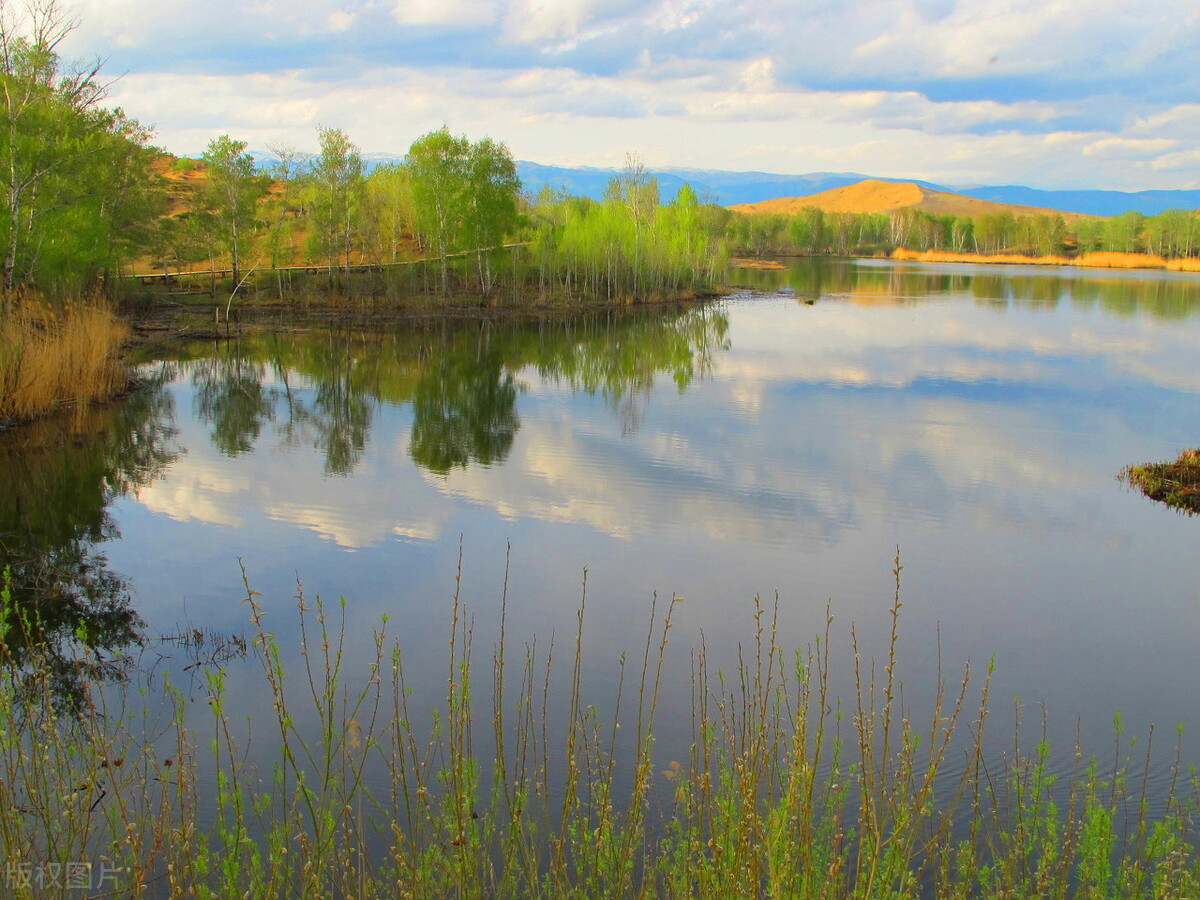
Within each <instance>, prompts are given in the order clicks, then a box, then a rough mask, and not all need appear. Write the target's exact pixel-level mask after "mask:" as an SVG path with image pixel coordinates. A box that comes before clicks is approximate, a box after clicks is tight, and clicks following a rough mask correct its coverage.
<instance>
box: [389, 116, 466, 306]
mask: <svg viewBox="0 0 1200 900" xmlns="http://www.w3.org/2000/svg"><path fill="white" fill-rule="evenodd" d="M469 152H470V143H469V142H468V141H467V139H466V138H465V137H454V136H452V135H451V134H450V129H449V128H446V127H445V126H443V127H442V128H440V129H438V130H437V131H433V132H430V133H429V134H427V135H425V136H424V137H420V138H417V140H415V141H413V143H412V146H410V147H409V148H408V156H407V157H406V159H405V162H406V164H407V166H408V170H409V176H410V178H411V179H412V192H413V201H414V203H415V204H416V209H417V232H418V234H419V235H420V237H421V239H422V242H423V243H424V245H425V247H426V250H427V252H428V251H430V250H432V251H433V252H434V253H436V254H437V256H438V260H439V263H440V270H441V283H442V294H443V295H445V294H448V293H449V292H450V263H449V255H450V253H451V252H453V251H456V250H458V249H459V248H460V247H461V242H462V233H461V215H460V213H461V209H462V206H463V203H464V198H465V195H466V192H467V182H468V173H467V158H468V154H469Z"/></svg>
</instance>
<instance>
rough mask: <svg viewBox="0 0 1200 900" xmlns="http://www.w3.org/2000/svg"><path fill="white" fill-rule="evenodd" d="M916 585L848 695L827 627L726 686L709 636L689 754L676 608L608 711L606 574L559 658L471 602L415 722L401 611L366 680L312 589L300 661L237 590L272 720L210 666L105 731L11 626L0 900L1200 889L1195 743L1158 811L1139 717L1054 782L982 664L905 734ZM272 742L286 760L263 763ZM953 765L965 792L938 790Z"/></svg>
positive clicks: (384, 625)
mask: <svg viewBox="0 0 1200 900" xmlns="http://www.w3.org/2000/svg"><path fill="white" fill-rule="evenodd" d="M900 570H901V567H900V565H899V561H898V560H897V562H896V566H895V580H896V593H895V597H894V599H893V602H892V604H891V611H890V616H891V639H890V641H889V644H888V647H887V655H886V657H884V658H881V659H879V660H872V659H869V658H867V657H866V656H865V655H862V656H860V650H859V645H858V641H857V638H856V637H854V635H853V633H852V642H851V646H852V649H853V653H854V657H855V658H854V669H855V672H856V676H857V677H856V686H855V688H854V690H853V692H852V696H850V697H848V698H846V699H845V700H840V699H839V698H837V697H835V696H833V695H832V691H831V687H830V682H831V676H830V665H831V664H830V632H831V629H832V621H833V620H832V617H827V624H826V629H825V633H824V634H822V635H820V636H819V637H818V638H816V639H815V640H814V642H813V644H812V645H811V646H810V647H808V648H805V649H800V650H794V651H793V650H789V649H787V648H785V647H783V646H781V645H780V643H779V642H778V639H777V603H770V602H767V603H764V602H760V601H756V602H755V605H754V613H753V616H752V618H751V619H750V620H749V621H748V622H747V630H748V633H747V636H746V640H745V642H744V644H743V648H744V649H743V650H742V651H741V652H740V653H739V657H738V659H737V661H736V664H735V665H734V666H733V667H731V668H730V670H729V671H720V670H714V669H713V668H712V667H711V665H710V663H709V662H708V660H707V657H706V649H705V648H704V647H703V646H701V647H698V648H694V649H692V650H691V651H690V653H688V654H686V655H685V658H686V659H689V660H690V672H691V696H692V703H691V710H690V717H691V718H690V721H691V730H692V742H691V746H690V749H689V750H688V751H687V753H686V754H683V755H682V758H679V759H669V758H662V757H661V756H660V755H659V753H658V752H657V751H656V745H655V722H656V719H657V718H658V716H659V715H660V714H661V713H662V709H661V700H662V696H663V693H662V691H661V690H660V688H662V687H663V684H664V681H663V680H664V677H665V672H666V671H667V667H668V661H669V659H672V660H674V661H675V662H678V661H679V655H680V654H681V653H684V651H682V650H677V649H676V648H675V647H674V646H672V645H671V644H670V640H669V638H670V636H671V631H672V627H673V625H674V622H675V620H676V618H677V617H679V616H681V615H684V611H685V609H686V606H685V605H684V604H682V603H680V602H679V598H671V600H669V601H660V600H656V602H655V604H654V607H653V609H652V611H651V614H650V621H649V622H648V624H647V632H646V639H645V643H644V645H643V647H642V648H641V649H640V651H639V653H638V654H637V656H636V657H635V658H629V659H625V658H623V659H622V660H621V675H620V679H619V683H618V687H617V688H616V690H615V694H614V696H613V697H612V698H611V699H610V700H609V701H608V702H607V704H606V706H605V708H603V709H601V708H599V707H596V706H592V705H587V704H585V703H584V700H583V698H584V697H585V696H588V695H589V694H590V692H589V691H588V690H587V687H586V685H585V684H584V677H583V671H584V667H583V665H582V663H583V639H584V634H585V632H586V628H587V625H586V621H587V619H586V613H587V586H586V575H585V580H584V587H583V591H582V594H581V600H580V604H579V607H578V625H577V629H576V632H575V634H574V635H573V641H572V645H571V646H570V647H569V649H568V651H567V652H566V654H565V657H564V658H562V659H559V658H557V657H556V651H555V648H554V646H553V643H552V642H551V645H550V646H549V647H544V646H542V645H539V644H537V643H536V641H534V640H533V639H530V640H529V641H528V642H525V643H522V644H520V645H519V646H514V644H513V642H512V638H511V636H509V635H507V634H506V633H505V627H504V623H503V620H504V609H506V601H505V603H504V604H503V605H502V610H501V624H500V627H499V631H498V633H497V634H495V635H490V636H489V638H490V641H489V644H490V647H491V651H490V654H489V655H490V659H489V660H488V662H489V665H485V666H483V667H482V668H481V666H480V662H479V660H480V657H481V656H483V655H484V654H482V653H481V652H480V651H479V650H478V649H477V636H476V634H475V626H474V624H473V618H472V616H471V614H470V612H469V610H468V609H467V606H466V604H465V602H464V601H463V600H462V599H461V598H460V597H459V596H458V594H457V591H456V595H455V597H454V602H453V606H452V610H451V614H450V620H449V622H448V623H447V639H448V644H447V646H448V652H447V656H446V659H445V678H446V689H445V694H444V697H443V699H442V701H441V702H440V703H439V704H438V705H437V707H436V709H434V710H433V711H432V712H430V711H429V710H423V709H418V708H416V706H415V700H414V698H413V696H414V695H413V693H412V692H411V690H410V685H409V683H408V682H407V681H406V676H405V656H404V651H403V648H402V647H401V646H400V644H399V643H398V642H396V641H394V640H393V639H392V638H391V637H390V635H389V630H388V629H389V623H388V622H387V621H386V619H385V620H382V621H380V623H379V624H378V625H377V627H376V628H375V631H374V634H373V647H374V653H373V654H372V656H371V658H370V659H369V660H368V661H367V662H366V665H365V666H363V665H360V664H359V662H358V661H357V660H356V661H355V664H354V665H353V666H351V659H350V655H349V652H348V650H347V646H348V644H347V637H348V634H347V625H346V622H345V610H346V602H345V601H340V602H339V603H337V604H335V605H332V606H330V605H326V604H324V603H323V602H322V601H321V600H319V599H313V600H309V599H308V598H306V597H305V595H304V592H303V591H302V590H300V589H297V592H296V595H295V597H294V615H296V616H297V617H299V620H300V626H301V634H302V638H301V641H300V645H299V646H298V647H296V646H282V645H281V644H280V643H279V641H278V640H277V639H276V637H275V635H274V633H273V631H272V629H271V616H268V615H267V614H266V613H265V611H264V606H265V604H264V603H263V602H262V599H261V598H260V597H259V595H258V594H257V593H256V592H255V591H254V590H253V589H251V588H250V587H249V585H248V584H247V587H246V596H245V600H244V602H245V605H246V608H247V612H248V615H249V618H250V632H251V636H252V639H253V640H252V644H253V646H252V648H251V649H250V650H249V652H250V653H252V654H253V655H254V656H255V658H256V659H257V660H258V662H259V664H260V665H261V675H262V678H263V679H264V680H265V684H266V685H267V686H268V688H269V692H270V696H271V698H272V700H273V707H274V712H275V714H274V716H273V717H271V718H270V720H268V721H253V722H250V723H246V722H243V721H239V720H237V719H235V718H234V717H233V716H232V715H231V713H230V712H229V711H228V709H227V699H228V697H229V695H230V693H231V691H232V690H233V687H232V686H231V685H230V684H229V683H228V682H227V681H226V678H225V674H224V670H223V668H222V667H221V665H219V664H217V663H215V662H213V663H212V664H210V665H208V666H207V667H206V668H205V669H204V671H205V675H204V678H205V682H204V687H203V690H202V692H201V694H202V696H203V697H204V698H205V699H206V700H207V702H208V705H209V708H210V710H211V713H210V715H209V717H208V721H207V724H206V725H204V726H189V725H188V724H186V723H185V716H184V708H185V706H186V705H187V698H186V697H185V695H184V693H182V692H180V691H179V690H176V689H175V688H173V687H172V686H171V685H170V684H169V683H166V682H164V680H163V676H162V673H157V674H156V675H155V677H154V678H153V679H151V680H148V681H146V682H145V684H144V685H143V686H142V687H141V688H140V689H138V688H137V687H136V686H135V685H133V684H131V685H129V686H127V689H126V690H125V691H124V692H121V691H114V690H112V689H111V687H110V688H109V689H107V690H104V691H101V690H99V689H97V690H96V691H95V692H94V693H93V696H92V697H91V698H90V702H89V705H88V706H87V714H85V715H83V716H80V717H77V718H76V717H63V716H60V715H58V714H56V713H55V712H54V710H55V704H54V703H53V702H51V700H52V698H51V696H50V688H51V685H50V683H49V680H48V678H44V677H42V676H44V675H46V673H45V671H44V670H42V669H40V667H39V664H38V661H37V660H38V656H37V652H36V650H37V644H36V642H37V629H36V623H24V625H23V626H22V627H20V628H17V627H15V626H12V625H11V624H10V625H8V626H2V627H0V629H2V630H0V656H2V657H3V661H4V662H5V663H6V665H4V666H3V667H2V668H0V854H2V855H3V857H4V859H5V861H6V871H5V873H0V877H6V878H7V879H8V881H7V884H6V891H7V892H6V896H13V897H16V898H35V897H36V898H39V900H40V898H44V897H55V896H62V897H71V896H82V895H81V894H80V893H79V892H78V891H75V892H74V893H73V892H72V891H71V890H70V889H67V888H61V889H57V888H52V889H46V888H45V887H44V886H42V887H40V888H39V887H37V886H34V885H31V886H29V887H25V886H23V882H22V876H23V875H24V874H25V873H36V872H38V871H44V870H45V868H46V866H47V865H48V864H49V863H56V864H60V865H65V864H66V863H69V862H71V861H89V862H91V863H92V865H93V870H92V876H93V885H94V884H95V878H96V873H98V872H99V871H100V869H99V866H100V865H101V864H102V863H103V864H104V865H106V866H109V867H112V869H106V870H105V871H106V872H110V873H111V871H113V870H120V873H119V875H116V876H114V880H113V881H112V882H110V884H109V885H108V886H107V887H109V888H110V889H112V890H114V891H115V893H116V895H119V896H122V897H127V896H128V897H139V896H169V897H181V898H182V897H189V898H191V897H195V898H201V900H203V898H214V900H215V898H229V897H251V898H266V897H271V898H274V897H305V898H307V897H312V898H318V897H320V898H326V897H355V898H374V897H380V898H383V897H387V898H396V897H455V898H465V897H471V898H475V897H513V898H529V897H532V898H537V897H546V898H551V897H553V898H560V897H577V898H593V897H594V898H612V897H671V898H676V897H679V898H682V897H730V898H733V897H738V898H741V897H754V896H762V897H773V898H774V897H780V898H784V897H786V898H863V900H867V898H870V900H875V898H908V897H912V898H917V897H937V898H972V897H979V898H998V897H1011V898H1027V897H1039V898H1042V897H1046V898H1056V897H1064V898H1065V897H1079V898H1127V897H1128V898H1132V897H1146V898H1163V900H1165V898H1184V897H1195V896H1197V894H1198V892H1200V860H1198V857H1197V854H1196V845H1195V835H1194V833H1193V831H1192V826H1191V822H1192V816H1193V815H1194V813H1195V809H1196V806H1195V797H1196V784H1195V780H1194V776H1193V775H1192V774H1190V773H1189V772H1187V771H1185V770H1184V769H1183V765H1182V761H1181V755H1182V754H1181V751H1179V750H1178V749H1177V751H1176V762H1175V767H1174V770H1173V771H1174V775H1175V777H1174V780H1173V782H1172V784H1171V786H1170V791H1169V796H1168V797H1167V798H1165V811H1164V812H1163V814H1162V815H1160V816H1157V817H1155V818H1153V819H1152V818H1151V816H1150V815H1149V813H1148V808H1149V804H1150V800H1151V798H1150V797H1149V796H1148V794H1147V781H1148V770H1149V760H1150V755H1151V745H1152V741H1147V742H1146V746H1145V748H1144V750H1143V749H1142V748H1141V747H1140V746H1138V747H1137V754H1136V755H1135V753H1134V750H1135V746H1136V745H1135V742H1134V741H1133V740H1131V739H1129V738H1127V737H1126V736H1125V735H1124V733H1123V730H1122V726H1121V723H1120V720H1119V718H1118V719H1117V720H1116V721H1115V722H1114V741H1115V744H1114V747H1113V748H1110V750H1109V751H1106V753H1105V759H1106V760H1107V762H1106V763H1104V764H1101V763H1100V762H1099V761H1097V760H1095V759H1092V758H1090V757H1088V756H1087V755H1085V754H1084V752H1083V751H1082V750H1081V749H1077V752H1076V759H1077V761H1078V762H1077V766H1076V769H1075V771H1074V772H1073V773H1072V774H1071V775H1070V776H1069V777H1067V778H1066V783H1056V780H1055V776H1054V775H1053V774H1052V772H1051V770H1050V767H1049V763H1048V760H1049V752H1050V751H1049V747H1048V745H1047V743H1046V741H1045V739H1044V737H1042V738H1040V739H1039V740H1037V741H1036V742H1035V744H1034V746H1033V747H1032V748H1027V747H1026V746H1024V741H1025V739H1026V738H1025V728H1024V726H1022V724H1021V723H1020V713H1019V706H1018V714H1017V721H1016V723H1015V724H1014V733H1013V737H1012V745H1011V748H1010V750H1009V751H1008V752H1007V753H1005V755H1004V757H1003V759H1001V760H996V759H993V758H989V757H988V755H987V754H986V753H985V750H984V747H985V746H986V744H985V740H984V738H985V734H986V733H987V729H988V728H989V727H990V721H991V713H990V709H989V696H988V693H989V684H990V680H991V671H990V669H989V671H987V672H985V673H983V674H982V675H981V676H980V677H979V678H976V676H975V674H974V673H972V672H971V671H970V669H969V668H965V669H964V670H963V671H962V672H961V673H958V674H956V675H955V676H954V677H953V678H950V679H944V678H943V677H942V676H941V675H939V676H938V679H937V682H936V684H935V685H933V698H934V699H933V703H932V708H931V713H930V714H929V715H928V716H927V717H926V718H925V720H924V721H921V722H918V721H917V720H916V719H915V717H913V713H912V711H911V710H910V709H909V708H908V707H907V706H906V705H905V704H904V703H903V701H902V699H901V698H902V696H903V689H902V679H901V676H900V666H901V662H902V660H901V659H900V654H899V653H898V648H899V645H900V644H899V634H900V632H899V629H900V622H901V616H900V611H901V602H900ZM505 593H506V589H505ZM2 599H3V604H4V608H5V613H6V615H5V616H4V617H3V619H0V621H3V622H6V623H13V622H20V616H19V611H18V610H14V609H13V608H12V602H11V596H10V593H9V591H8V589H7V586H5V588H4V591H3V596H2ZM272 608H273V609H274V608H275V605H274V604H272ZM280 614H281V613H280V612H279V611H278V610H276V611H274V612H272V614H271V615H272V616H278V615H280ZM30 626H32V627H30ZM18 641H23V642H24V643H23V644H22V646H21V648H20V653H16V652H14V648H15V647H16V644H17V642H18ZM78 652H79V653H80V654H86V653H88V652H89V651H88V650H87V649H86V642H83V641H81V642H80V644H79V647H78ZM213 659H214V660H215V659H216V657H213ZM285 660H287V661H289V664H288V665H285ZM294 660H299V662H298V663H295V662H292V661H294ZM31 685H32V686H34V688H37V687H38V686H39V685H40V686H41V690H40V691H39V690H37V689H34V690H30V686H31ZM559 688H562V689H563V691H562V694H561V696H560V695H559V694H558V693H557V690H558V689H559ZM564 698H565V699H564ZM560 700H562V701H563V702H560ZM314 721H315V722H317V723H319V724H318V726H317V727H315V728H310V727H309V726H308V725H302V724H301V723H310V722H314ZM1042 733H1043V735H1044V733H1045V731H1044V723H1043V732H1042ZM554 736H557V737H554ZM1152 737H1153V735H1151V738H1152ZM252 743H253V744H254V746H255V748H258V747H261V746H262V745H266V746H267V747H269V748H270V751H269V753H268V754H267V757H268V761H267V762H266V763H263V762H262V759H263V756H262V751H261V750H257V755H256V754H252V753H251V752H250V751H251V744H252ZM252 758H254V759H257V760H259V762H258V764H257V765H255V764H252V763H251V762H250V760H251V759H252ZM951 758H953V759H954V761H955V763H954V766H953V768H954V769H955V770H956V771H957V770H958V768H961V769H962V775H961V776H960V777H957V778H953V777H951V776H949V775H948V774H947V768H948V760H950V759H951ZM964 761H965V765H963V762H964ZM202 776H203V777H204V778H209V777H211V781H208V780H205V781H204V784H205V785H209V784H211V787H203V786H202V784H201V781H202ZM368 784H373V785H375V786H376V787H375V789H374V790H372V789H369V788H368V786H367V785H368ZM380 784H382V785H385V786H386V787H385V788H384V789H380V788H379V787H378V786H379V785H380ZM205 791H207V792H211V793H212V796H205V797H204V798H203V800H204V802H203V803H202V802H201V799H202V798H201V793H202V792H205ZM1155 802H1163V798H1155ZM198 823H199V824H198Z"/></svg>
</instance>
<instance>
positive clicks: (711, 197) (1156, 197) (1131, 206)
mask: <svg viewBox="0 0 1200 900" xmlns="http://www.w3.org/2000/svg"><path fill="white" fill-rule="evenodd" d="M250 154H251V155H252V156H253V157H254V159H255V162H256V163H257V164H258V165H259V166H260V167H262V168H266V167H268V166H269V165H270V164H271V163H273V162H276V160H275V157H274V155H273V154H271V153H268V152H265V151H262V150H251V151H250ZM310 158H315V155H313V156H312V157H310ZM403 161H404V155H403V154H388V153H364V154H363V163H364V164H365V166H366V168H367V170H368V171H370V170H371V169H373V168H375V166H377V165H381V164H384V163H400V162H403ZM620 173H621V170H620V169H602V168H593V167H590V166H580V167H577V168H567V167H563V166H546V165H542V164H541V163H535V162H529V161H527V160H518V161H517V174H518V175H520V177H521V183H522V184H523V185H524V187H525V191H526V193H528V194H531V195H533V196H535V197H536V196H537V195H538V193H539V192H540V191H541V190H542V188H543V187H546V186H549V187H551V188H554V189H555V190H563V191H566V192H567V193H569V194H574V195H576V196H583V197H591V198H592V199H593V200H599V199H600V198H601V197H603V196H604V189H605V187H606V186H607V185H608V182H609V181H610V180H611V179H612V178H613V177H614V176H616V175H619V174H620ZM647 174H648V175H653V176H654V177H655V178H657V179H658V188H659V196H660V197H661V198H662V200H663V202H667V201H669V200H672V199H673V198H674V197H675V195H676V193H678V191H679V189H680V188H681V187H683V185H684V184H685V183H687V184H690V185H691V186H692V188H693V189H694V190H695V191H696V193H697V194H699V195H700V197H701V199H702V200H706V201H708V202H711V203H718V204H720V205H722V206H733V205H734V204H737V203H758V202H759V201H761V200H774V199H775V198H776V197H802V196H804V195H805V194H817V193H820V192H821V191H828V190H832V189H833V188H839V187H845V186H846V185H848V184H857V183H858V182H860V181H862V180H863V179H864V178H877V179H878V180H879V181H911V182H913V183H915V184H919V185H921V186H922V187H926V188H929V189H931V190H935V191H951V192H953V193H956V194H965V195H966V196H968V197H978V198H979V199H981V200H993V201H995V202H996V203H1013V204H1016V205H1018V206H1044V207H1047V208H1049V209H1057V210H1062V211H1063V212H1075V213H1090V214H1091V215H1096V216H1115V215H1118V214H1120V213H1123V212H1126V211H1128V210H1135V211H1137V212H1140V213H1144V214H1145V215H1153V214H1154V213H1159V212H1162V211H1163V210H1164V209H1200V191H1138V192H1127V191H1043V190H1038V189H1037V188H1030V187H1024V186H1023V185H1019V184H1010V185H1002V186H993V185H983V186H979V185H974V186H969V187H953V186H949V187H948V186H946V185H941V184H934V183H933V182H930V181H919V180H917V179H915V178H879V176H876V175H862V174H859V173H857V172H812V173H810V174H808V175H778V174H773V173H770V172H728V171H725V170H722V169H682V168H671V167H666V168H662V169H657V170H653V171H648V172H647Z"/></svg>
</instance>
